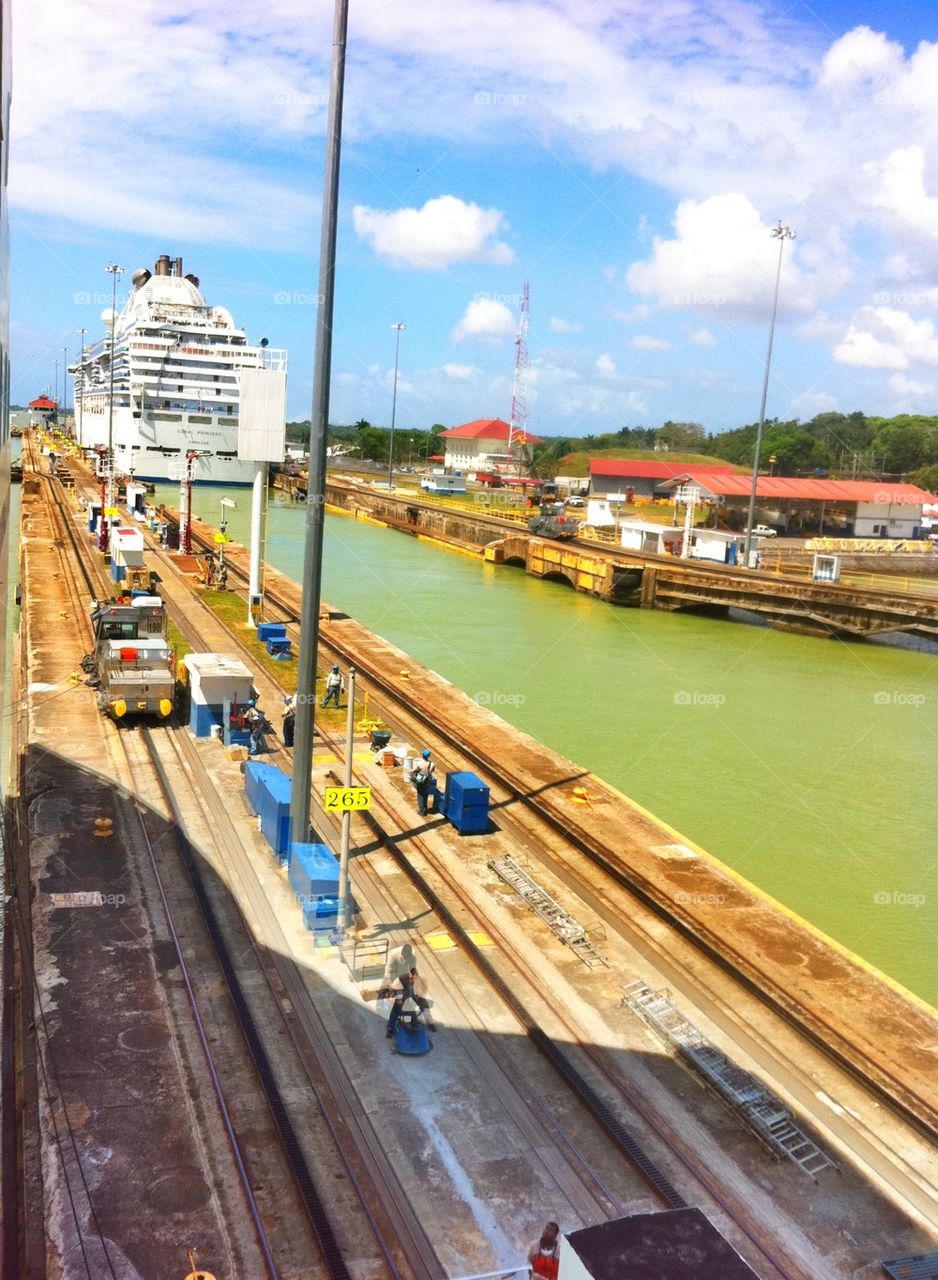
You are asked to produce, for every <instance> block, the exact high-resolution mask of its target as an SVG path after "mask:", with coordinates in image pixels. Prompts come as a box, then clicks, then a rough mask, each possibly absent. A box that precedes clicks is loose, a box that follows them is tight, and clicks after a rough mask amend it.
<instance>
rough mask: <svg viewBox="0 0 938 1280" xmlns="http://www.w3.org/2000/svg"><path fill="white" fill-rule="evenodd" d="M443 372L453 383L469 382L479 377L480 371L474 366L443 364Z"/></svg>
mask: <svg viewBox="0 0 938 1280" xmlns="http://www.w3.org/2000/svg"><path fill="white" fill-rule="evenodd" d="M443 372H444V373H445V374H446V376H447V378H452V379H453V381H454V382H471V381H472V379H473V378H478V377H480V376H481V373H482V370H481V369H478V368H476V366H475V365H474V364H444V366H443Z"/></svg>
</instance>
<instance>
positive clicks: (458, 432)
mask: <svg viewBox="0 0 938 1280" xmlns="http://www.w3.org/2000/svg"><path fill="white" fill-rule="evenodd" d="M440 435H441V437H442V438H443V439H444V440H445V441H446V465H447V467H450V468H451V469H454V470H458V471H479V470H482V471H497V470H498V468H499V467H503V468H516V467H517V466H518V465H519V464H524V465H525V466H527V464H528V462H529V461H530V448H529V446H530V445H532V444H540V443H541V437H540V436H534V435H531V433H530V432H529V431H527V432H525V431H515V433H514V435H513V436H512V439H511V458H510V459H509V457H508V452H509V451H508V437H509V436H510V435H511V427H510V426H509V425H508V423H507V422H503V421H502V419H501V418H476V419H475V421H474V422H464V423H463V424H462V426H460V427H450V429H449V430H448V431H441V432H440Z"/></svg>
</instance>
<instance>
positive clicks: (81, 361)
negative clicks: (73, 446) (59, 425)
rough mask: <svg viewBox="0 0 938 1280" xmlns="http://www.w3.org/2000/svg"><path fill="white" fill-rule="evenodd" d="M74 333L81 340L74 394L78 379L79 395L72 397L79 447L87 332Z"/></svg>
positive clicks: (80, 442)
mask: <svg viewBox="0 0 938 1280" xmlns="http://www.w3.org/2000/svg"><path fill="white" fill-rule="evenodd" d="M75 332H76V333H77V334H78V336H79V339H80V340H81V346H80V347H79V348H78V365H77V372H76V374H75V392H77V391H78V390H79V386H78V379H79V378H80V379H81V395H80V396H79V395H77V394H75V395H73V396H72V399H73V401H74V402H75V408H76V409H77V410H78V414H77V422H76V423H75V430H76V431H77V433H78V443H79V445H81V446H84V443H85V441H84V438H83V435H82V409H83V406H84V399H85V334H86V333H87V332H88V330H87V329H85V328H84V327H82V328H81V329H76V331H75Z"/></svg>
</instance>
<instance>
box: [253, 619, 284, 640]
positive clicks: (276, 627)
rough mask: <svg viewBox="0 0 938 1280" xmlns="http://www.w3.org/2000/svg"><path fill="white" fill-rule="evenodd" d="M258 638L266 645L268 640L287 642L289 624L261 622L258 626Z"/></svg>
mask: <svg viewBox="0 0 938 1280" xmlns="http://www.w3.org/2000/svg"><path fill="white" fill-rule="evenodd" d="M257 638H258V640H263V641H264V643H265V644H266V643H267V641H268V640H286V638H287V624H286V623H285V622H260V623H258V626H257Z"/></svg>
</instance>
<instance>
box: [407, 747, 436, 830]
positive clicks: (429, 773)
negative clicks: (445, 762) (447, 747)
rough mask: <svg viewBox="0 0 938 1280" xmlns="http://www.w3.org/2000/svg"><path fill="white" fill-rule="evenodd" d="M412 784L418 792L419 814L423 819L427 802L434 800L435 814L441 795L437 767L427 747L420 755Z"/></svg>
mask: <svg viewBox="0 0 938 1280" xmlns="http://www.w3.org/2000/svg"><path fill="white" fill-rule="evenodd" d="M410 780H411V782H412V783H413V784H414V790H415V791H416V792H417V812H418V813H419V814H420V816H421V817H426V815H427V801H428V800H430V799H433V802H434V804H433V812H434V813H435V812H436V808H437V805H436V797H437V795H438V794H439V793H438V792H437V789H436V765H435V764H434V763H433V760H432V758H431V755H430V751H429V750H428V748H427V747H424V749H423V751H421V753H420V761H419V763H418V765H417V768H416V769H415V770H414V772H413V773H412V774H411V779H410Z"/></svg>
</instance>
